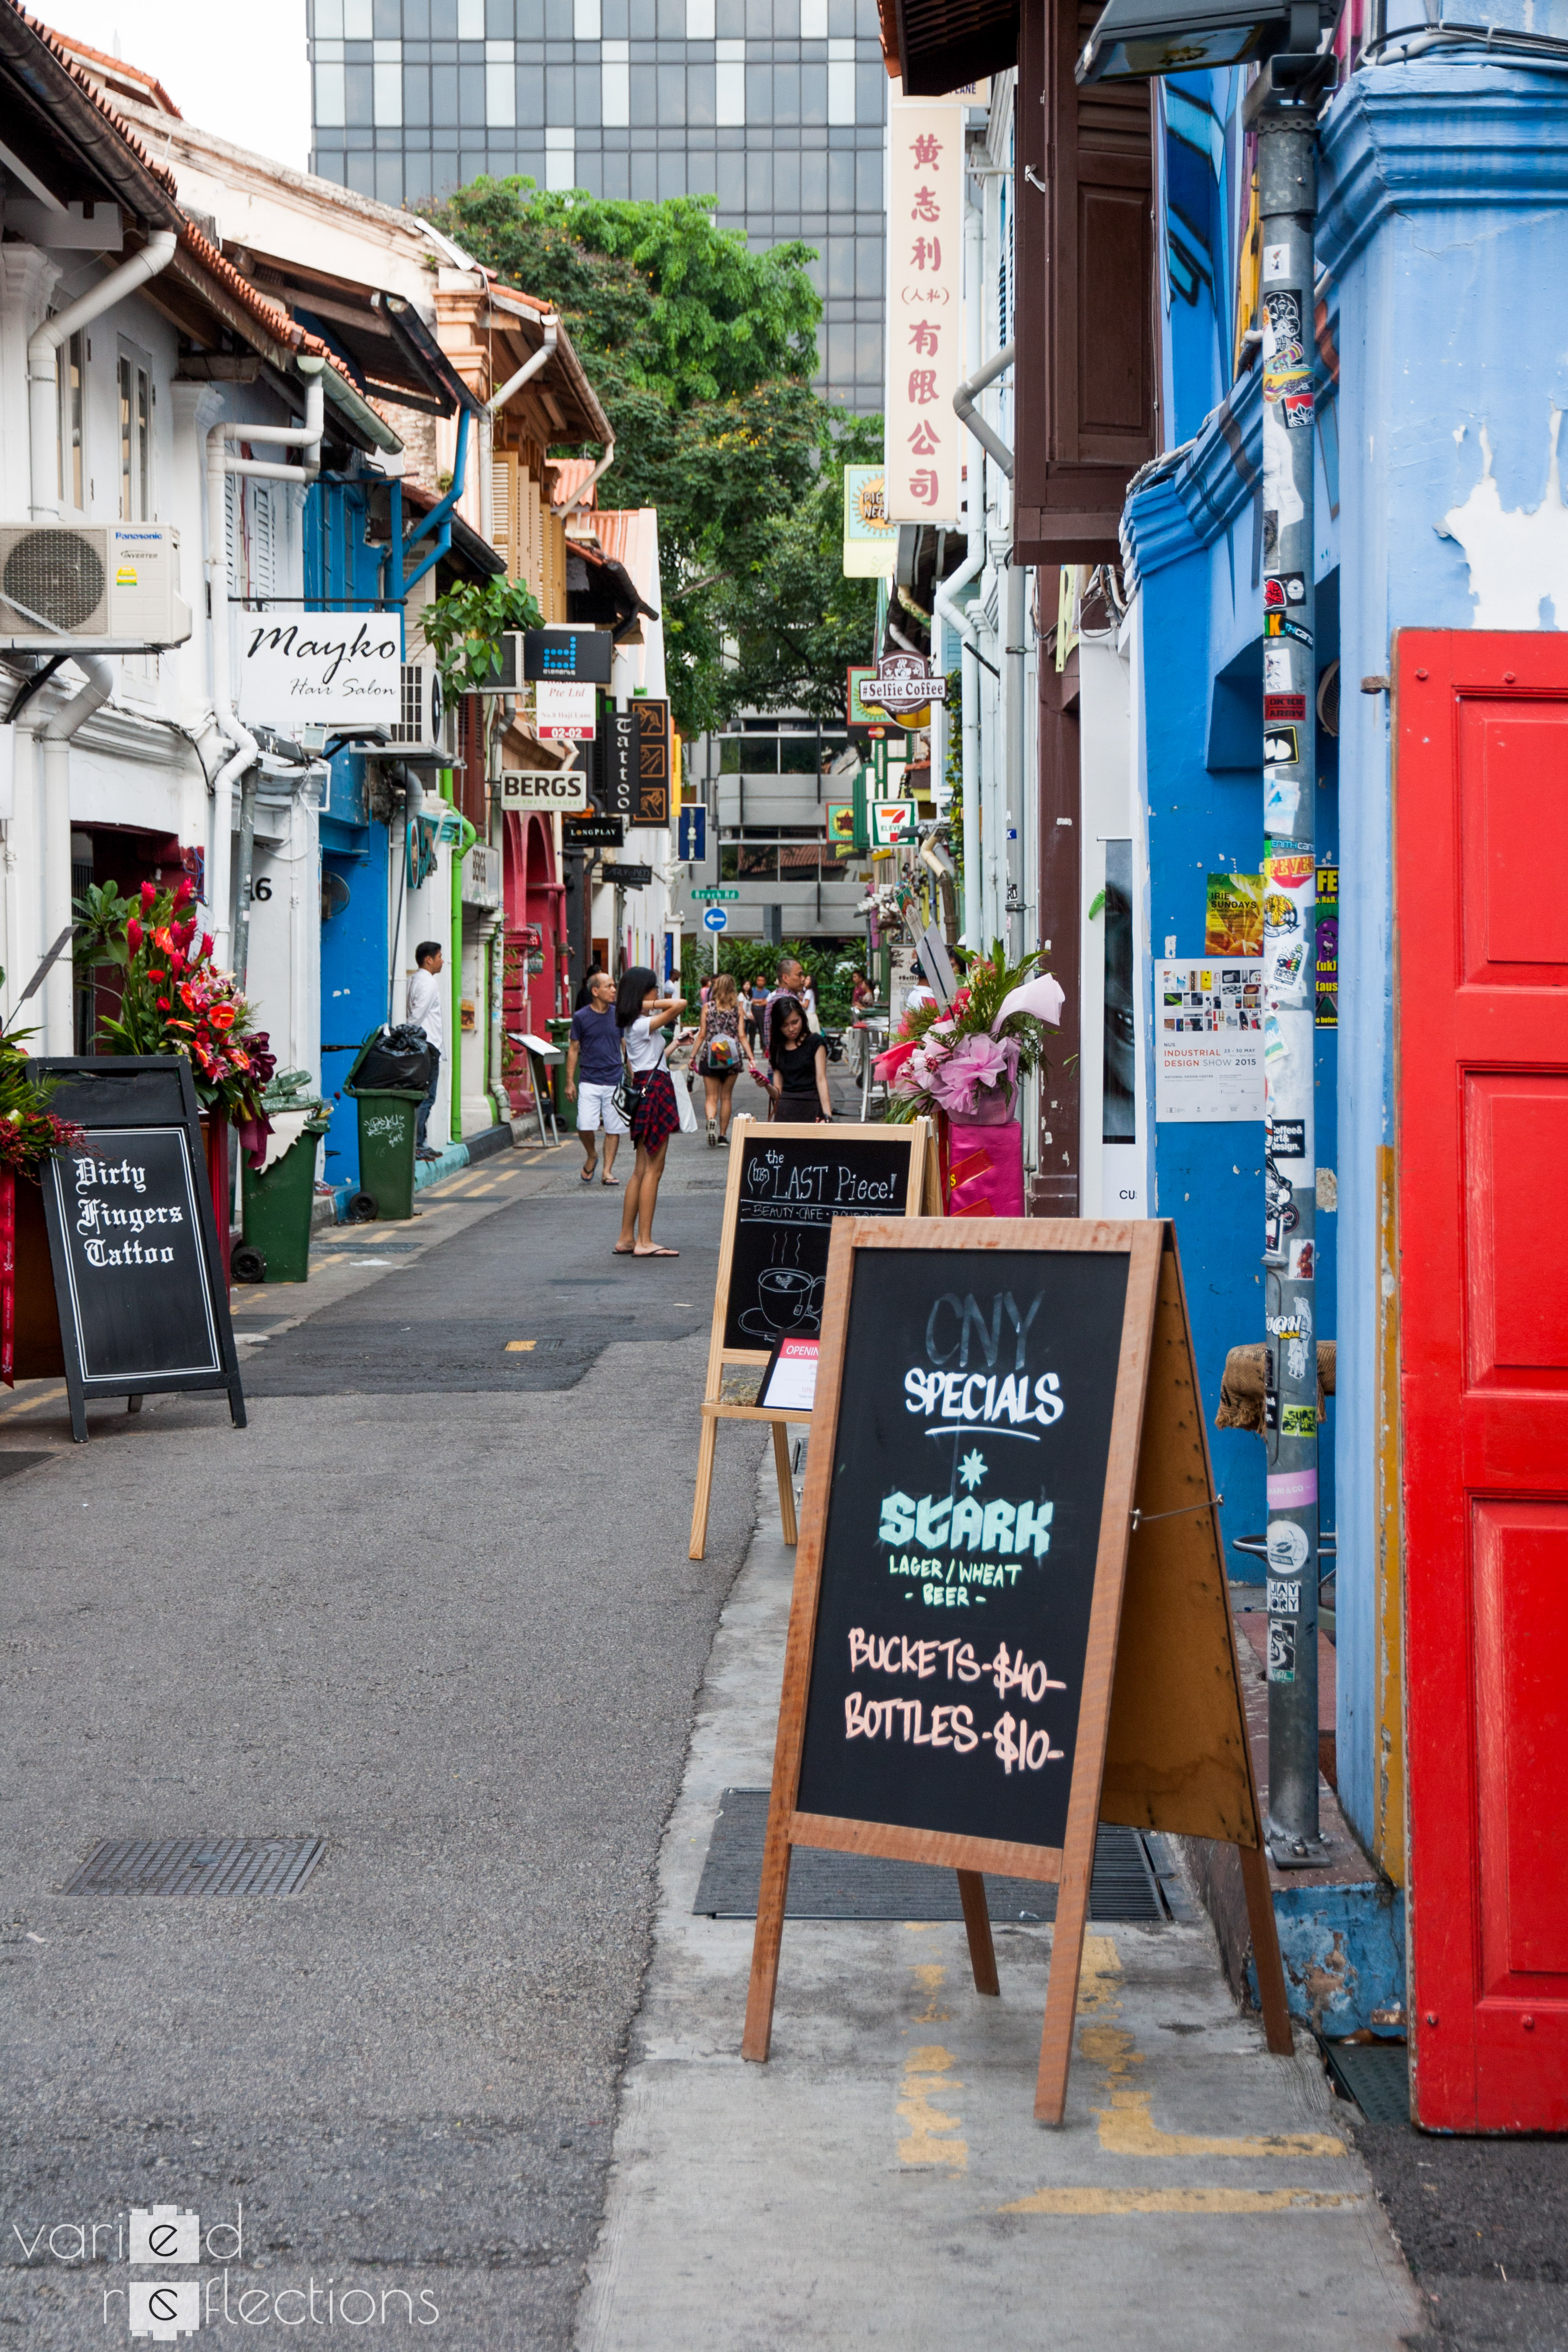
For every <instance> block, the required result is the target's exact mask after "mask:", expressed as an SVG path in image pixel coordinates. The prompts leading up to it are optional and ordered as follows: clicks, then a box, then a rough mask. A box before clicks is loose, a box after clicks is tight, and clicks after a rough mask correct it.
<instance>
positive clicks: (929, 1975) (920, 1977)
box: [910, 1960, 952, 2025]
mask: <svg viewBox="0 0 1568 2352" xmlns="http://www.w3.org/2000/svg"><path fill="white" fill-rule="evenodd" d="M946 1974H947V1970H946V1969H944V1968H941V1967H939V1966H938V1965H937V1963H936V1962H935V1961H934V1960H927V1961H925V1962H924V1963H923V1965H922V1966H921V1967H920V1968H918V1969H910V1975H911V1976H912V1977H913V1979H914V1980H915V1982H916V1983H917V1984H918V1985H923V1986H924V1988H925V1993H926V2005H925V2007H924V2008H923V2009H921V2010H917V2011H916V2012H915V2023H916V2024H917V2025H944V2024H945V2023H946V2022H947V2020H948V2019H949V2018H950V2017H951V2016H952V2011H951V2010H949V2009H938V2007H937V2005H936V2002H937V1995H938V1993H939V1992H940V1991H941V1990H942V1979H943V1978H944V1977H945V1976H946Z"/></svg>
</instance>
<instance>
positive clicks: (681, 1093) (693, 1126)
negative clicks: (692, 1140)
mask: <svg viewBox="0 0 1568 2352" xmlns="http://www.w3.org/2000/svg"><path fill="white" fill-rule="evenodd" d="M675 1108H676V1109H677V1111H678V1112H679V1116H680V1132H681V1133H682V1135H695V1134H696V1132H697V1106H696V1104H695V1103H694V1102H693V1101H692V1099H691V1087H690V1086H689V1084H688V1085H686V1086H684V1087H676V1089H675Z"/></svg>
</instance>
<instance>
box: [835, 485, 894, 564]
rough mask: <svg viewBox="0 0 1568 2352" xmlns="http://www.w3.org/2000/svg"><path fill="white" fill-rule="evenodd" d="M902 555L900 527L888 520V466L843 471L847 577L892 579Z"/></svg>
mask: <svg viewBox="0 0 1568 2352" xmlns="http://www.w3.org/2000/svg"><path fill="white" fill-rule="evenodd" d="M898 552H899V526H898V524H897V523H896V522H889V520H888V469H887V467H885V466H846V467H845V468H844V576H845V578H846V579H847V580H890V579H891V578H892V576H893V565H894V562H895V560H896V558H897V556H898Z"/></svg>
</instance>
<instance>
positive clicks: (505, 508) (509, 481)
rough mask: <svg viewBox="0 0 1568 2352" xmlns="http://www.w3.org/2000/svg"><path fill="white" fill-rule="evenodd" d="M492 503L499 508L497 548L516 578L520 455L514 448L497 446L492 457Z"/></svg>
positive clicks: (495, 526) (510, 572)
mask: <svg viewBox="0 0 1568 2352" xmlns="http://www.w3.org/2000/svg"><path fill="white" fill-rule="evenodd" d="M490 486H491V504H492V506H493V507H494V509H495V522H494V530H495V551H496V553H497V554H498V555H500V556H503V557H504V558H505V560H506V568H507V572H508V574H509V576H510V578H511V579H513V580H515V579H516V578H517V568H518V543H517V541H518V531H517V455H516V452H515V451H514V450H511V449H497V450H496V451H495V452H494V454H493V455H492V457H491V458H490Z"/></svg>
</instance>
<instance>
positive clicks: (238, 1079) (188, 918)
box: [100, 876, 278, 1167]
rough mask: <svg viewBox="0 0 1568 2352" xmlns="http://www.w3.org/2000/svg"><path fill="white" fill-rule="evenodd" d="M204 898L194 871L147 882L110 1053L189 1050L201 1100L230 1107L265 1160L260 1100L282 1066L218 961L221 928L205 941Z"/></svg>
mask: <svg viewBox="0 0 1568 2352" xmlns="http://www.w3.org/2000/svg"><path fill="white" fill-rule="evenodd" d="M194 899H195V888H194V887H193V885H192V883H191V880H190V877H188V876H185V877H182V879H181V880H180V882H179V883H178V885H177V886H176V887H175V888H174V889H173V890H163V891H160V890H157V889H155V888H154V887H153V884H152V883H151V882H143V883H142V899H141V912H140V914H136V915H131V916H129V917H128V918H127V919H126V924H125V948H126V961H125V987H124V994H123V996H122V998H121V1006H120V1017H119V1019H118V1020H116V1021H104V1022H102V1023H100V1045H101V1046H102V1048H103V1050H105V1051H106V1052H108V1053H110V1054H183V1055H184V1057H185V1059H186V1060H187V1061H188V1062H189V1063H190V1065H191V1074H192V1076H193V1077H194V1078H195V1086H196V1096H197V1099H198V1100H199V1101H200V1102H201V1103H202V1104H203V1105H204V1106H205V1108H207V1109H209V1110H213V1109H216V1110H222V1111H225V1112H226V1113H227V1115H228V1117H229V1118H232V1119H233V1120H234V1123H235V1127H236V1129H237V1132H238V1135H239V1140H240V1145H241V1148H242V1150H245V1151H246V1152H247V1154H248V1156H249V1158H250V1160H251V1163H252V1165H253V1166H255V1167H259V1166H260V1164H261V1161H262V1159H263V1157H264V1154H265V1148H266V1141H267V1138H268V1135H269V1134H270V1132H271V1125H272V1123H271V1121H270V1119H269V1118H268V1116H267V1113H266V1111H265V1110H264V1109H263V1108H262V1101H261V1097H262V1095H263V1093H264V1091H265V1089H266V1087H267V1083H268V1079H269V1078H270V1077H271V1076H272V1074H273V1072H274V1070H275V1069H276V1068H277V1066H278V1064H277V1060H276V1058H275V1056H274V1055H273V1054H272V1051H271V1048H270V1046H269V1045H268V1037H267V1033H266V1031H265V1030H262V1029H258V1028H256V1027H255V1026H254V1025H253V1024H254V1021H255V1013H254V1009H253V1007H252V1005H251V1003H250V1001H249V999H248V998H247V997H246V996H245V995H243V994H242V993H241V992H240V990H239V988H238V987H237V984H236V982H235V977H234V974H233V973H232V972H230V971H220V970H219V969H218V967H217V965H216V964H215V963H214V961H213V939H212V933H211V932H210V931H204V932H203V933H202V935H201V938H200V940H199V941H198V940H197V938H196V918H195V914H193V913H191V912H189V911H188V909H189V908H191V905H192V902H193V901H194Z"/></svg>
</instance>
